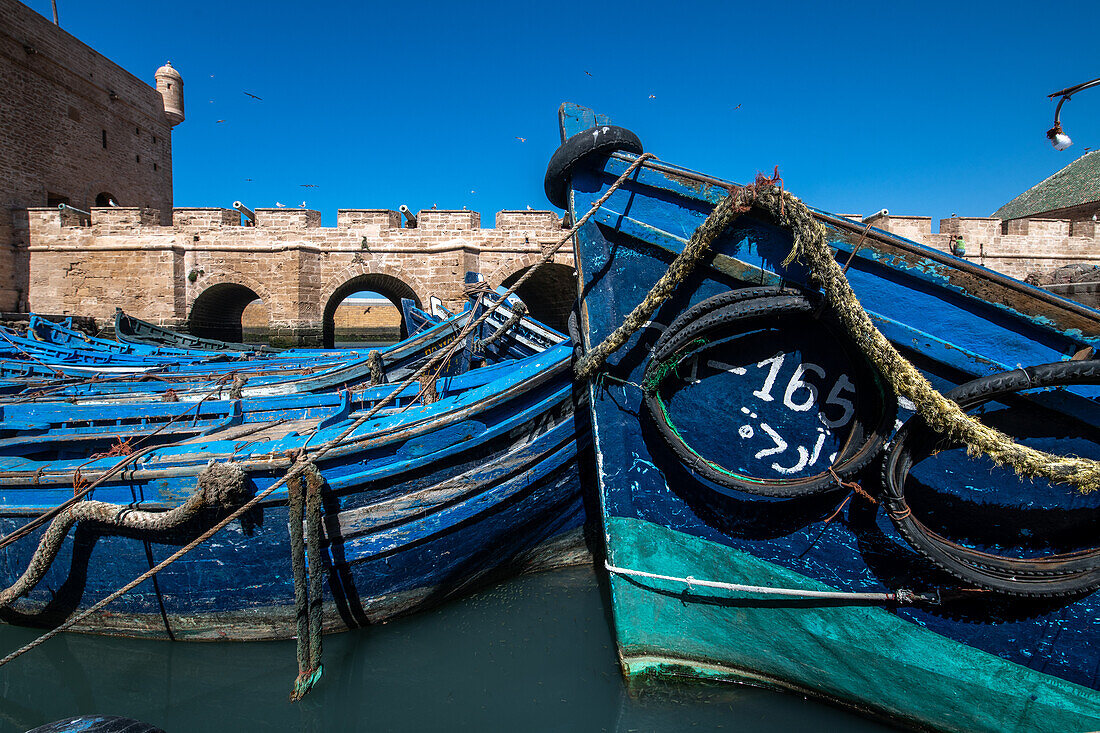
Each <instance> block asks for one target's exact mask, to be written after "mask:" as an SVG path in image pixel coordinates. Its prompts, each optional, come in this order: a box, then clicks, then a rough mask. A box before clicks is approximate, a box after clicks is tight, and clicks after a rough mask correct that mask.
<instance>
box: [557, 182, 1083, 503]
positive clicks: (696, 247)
mask: <svg viewBox="0 0 1100 733" xmlns="http://www.w3.org/2000/svg"><path fill="white" fill-rule="evenodd" d="M635 162H637V161H635ZM780 182H781V179H780V178H779V174H778V169H777V170H776V173H775V175H774V176H773V177H772V178H767V177H766V176H763V175H758V176H757V179H756V182H755V183H753V184H751V185H749V186H740V187H731V189H730V194H729V195H728V196H727V197H726V198H725V199H723V200H722V201H721V202H719V203H718V205H717V206H715V207H714V209H713V210H712V211H711V213H710V215H709V216H708V217H707V218H706V220H705V221H704V222H703V223H702V224H701V225H700V226H699V228H697V229H696V230H695V232H694V233H693V234H692V235H691V239H690V240H689V241H688V243H687V244H686V245H685V246H684V249H683V250H682V251H681V252H680V254H679V255H677V256H676V258H675V259H674V260H673V261H672V264H671V265H669V268H668V270H667V271H666V272H665V274H664V275H662V276H661V278H660V279H659V280H658V281H657V283H656V284H654V286H653V287H652V288H651V289H650V291H649V293H648V294H647V295H646V297H645V298H644V299H643V300H642V302H641V303H639V304H638V306H637V307H635V308H634V310H633V311H631V313H630V314H629V315H628V316H627V317H626V318H625V319H624V321H623V323H622V325H620V326H619V327H618V328H616V329H615V330H614V331H613V332H612V333H611V334H609V335H608V336H607V337H606V338H605V339H604V340H603V341H602V342H600V343H599V344H598V345H597V346H596V347H594V348H593V349H592V350H590V351H589V352H588V354H586V355H585V357H584V358H583V359H582V360H581V361H579V362H578V363H577V365H576V367H575V373H576V375H577V377H578V378H581V379H584V378H588V377H591V376H592V375H593V374H594V373H595V372H596V371H598V370H599V369H600V367H601V366H602V365H603V364H604V362H605V361H606V359H607V357H608V356H610V355H611V354H613V353H614V352H615V351H617V350H618V349H619V348H621V347H622V345H623V344H624V343H626V341H627V339H629V338H630V336H631V335H632V334H633V333H634V332H636V331H637V330H638V329H639V328H641V327H642V326H643V325H644V324H645V322H646V321H647V320H648V319H649V318H650V316H652V315H653V313H654V311H656V309H657V308H658V306H660V305H661V303H663V302H664V301H665V300H667V299H668V297H669V296H670V295H671V294H672V292H673V291H674V290H675V289H676V287H677V286H678V285H679V284H680V283H682V282H683V281H684V280H685V279H686V278H687V276H688V275H689V274H690V273H691V271H692V270H693V269H694V267H695V265H696V263H698V261H699V260H700V258H701V257H702V256H703V254H704V253H705V252H706V250H707V249H708V248H709V245H710V244H711V242H713V241H714V239H715V237H716V236H717V235H718V234H719V233H720V232H722V231H723V230H724V229H725V228H726V227H727V226H729V224H730V223H731V222H732V221H733V220H734V219H736V218H737V217H738V216H740V215H741V214H743V213H745V212H746V211H748V210H749V209H751V208H756V209H759V210H761V211H764V212H766V213H768V214H770V215H771V216H773V217H774V218H775V219H776V221H777V222H778V223H779V225H780V226H781V227H784V228H787V229H789V230H791V232H792V235H793V239H794V243H793V246H792V247H791V251H790V254H788V256H787V258H786V259H785V260H784V261H783V264H784V266H787V265H790V264H791V263H792V262H794V261H795V260H796V259H799V258H805V260H806V264H807V265H808V267H809V270H810V273H811V276H812V277H813V278H814V279H815V280H817V281H818V283H819V284H820V285H821V287H822V290H823V291H824V294H825V303H826V304H827V305H829V306H831V307H832V308H833V310H835V311H836V314H837V320H838V321H839V322H840V323H841V325H842V326H843V327H844V329H845V330H846V331H847V332H848V334H849V335H850V336H851V337H852V339H853V340H854V341H855V343H856V344H857V345H858V346H859V347H860V349H861V350H862V351H863V353H864V354H865V355H866V356H867V358H868V360H869V361H870V362H871V364H872V365H874V367H875V369H876V370H877V371H878V372H879V373H880V374H881V375H882V376H883V378H884V379H885V380H886V381H887V382H888V383H889V384H890V386H891V388H892V389H893V390H894V391H895V392H896V393H897V394H899V395H902V396H904V397H907V398H909V399H910V400H911V401H912V402H913V403H914V404H915V405H916V411H917V413H918V414H919V415H920V416H921V417H923V418H924V419H925V421H926V422H927V423H928V425H929V426H930V427H931V428H932V429H933V430H935V431H936V432H939V433H942V434H943V435H945V436H947V437H948V438H950V439H952V440H955V441H958V442H960V443H963V444H964V445H966V446H967V452H968V453H969V454H970V455H972V456H973V455H980V454H984V455H987V456H989V458H990V459H991V460H992V461H993V462H994V463H996V464H997V465H1001V466H1009V467H1011V468H1012V469H1013V470H1014V471H1015V472H1016V473H1017V475H1019V476H1022V477H1025V478H1036V477H1042V478H1046V479H1049V480H1050V481H1053V482H1055V483H1068V484H1072V485H1074V486H1076V487H1077V488H1078V490H1079V491H1080V492H1081V493H1083V494H1087V493H1090V492H1092V491H1095V490H1096V489H1097V488H1100V462H1097V461H1093V460H1089V459H1085V458H1078V457H1075V456H1055V455H1052V454H1050V453H1046V452H1043V451H1039V450H1035V449H1034V448H1029V447H1027V446H1024V445H1020V444H1018V443H1016V442H1015V441H1013V440H1012V438H1010V437H1009V436H1007V435H1005V434H1004V433H1002V432H1000V431H998V430H995V429H993V428H991V427H989V426H987V425H984V424H983V423H981V422H980V421H978V420H977V419H975V418H973V417H971V416H970V415H967V414H966V413H965V412H964V411H963V410H961V409H960V408H959V406H958V405H956V404H955V403H954V402H952V401H951V400H949V399H947V398H946V397H944V396H943V395H942V394H940V393H939V392H937V391H936V389H935V388H934V387H933V386H932V384H931V383H930V382H929V381H928V380H927V379H926V378H925V376H924V375H923V374H921V373H920V371H918V370H917V368H916V367H914V366H913V365H912V364H911V363H910V362H909V361H907V360H906V359H905V357H903V356H902V355H901V354H900V353H898V351H897V349H895V348H894V346H893V345H892V344H891V343H890V342H889V340H887V338H886V337H885V336H883V335H882V333H881V332H880V331H879V330H878V329H877V328H876V327H875V325H874V323H872V321H871V318H870V316H868V315H867V312H866V311H865V310H864V309H863V306H862V305H861V304H860V302H859V298H858V297H857V296H856V294H855V292H854V291H853V290H852V287H851V285H849V283H848V279H847V277H846V276H845V274H844V271H843V269H841V267H840V265H839V264H838V263H837V261H836V259H835V257H834V256H833V253H832V250H830V248H829V245H828V232H827V231H826V229H825V226H824V225H823V224H822V223H821V222H819V221H818V220H817V219H816V218H814V215H813V213H812V212H811V211H810V210H809V209H808V208H807V207H806V205H805V204H804V203H802V201H801V200H800V199H798V198H797V197H795V196H792V195H791V194H790V193H789V192H787V191H785V190H783V188H782V187H781V186H778V185H776V184H777V183H780ZM604 198H606V196H605V197H604ZM597 204H599V202H597ZM589 213H590V214H591V213H592V212H589Z"/></svg>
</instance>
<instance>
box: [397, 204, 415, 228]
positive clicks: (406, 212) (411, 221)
mask: <svg viewBox="0 0 1100 733" xmlns="http://www.w3.org/2000/svg"><path fill="white" fill-rule="evenodd" d="M398 211H400V212H401V214H402V216H404V217H405V223H406V226H405V228H406V229H416V215H415V214H413V213H412V209H410V208H409V207H408V206H405V204H401V208H399V209H398Z"/></svg>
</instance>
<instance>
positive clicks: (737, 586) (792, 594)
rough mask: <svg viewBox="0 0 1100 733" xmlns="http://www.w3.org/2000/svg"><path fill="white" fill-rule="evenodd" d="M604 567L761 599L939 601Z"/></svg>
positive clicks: (901, 592) (898, 592)
mask: <svg viewBox="0 0 1100 733" xmlns="http://www.w3.org/2000/svg"><path fill="white" fill-rule="evenodd" d="M604 567H605V568H606V569H607V572H609V573H611V574H612V575H622V576H624V577H634V578H647V579H650V580H664V581H668V582H670V583H680V584H682V585H684V586H687V591H688V592H690V591H692V590H694V589H695V587H696V586H699V587H701V588H718V589H721V590H728V591H733V592H736V593H751V594H753V595H762V596H786V597H788V598H817V599H821V600H835V601H878V602H885V603H898V604H908V603H914V602H916V601H927V602H931V603H937V602H938V599H937V598H935V596H925V595H922V594H919V593H914V592H913V591H911V590H907V589H905V588H899V589H897V590H896V591H894V592H892V593H890V592H886V593H881V592H859V591H825V590H803V589H801V588H777V587H774V586H768V585H743V584H741V583H726V582H722V581H718V580H700V579H699V578H695V577H693V576H691V575H689V576H687V577H684V578H681V577H678V576H675V575H659V574H657V573H647V572H645V571H644V570H631V569H629V568H620V567H616V566H614V565H612V564H611V563H609V562H607V561H606V560H605V561H604Z"/></svg>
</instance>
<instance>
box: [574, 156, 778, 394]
mask: <svg viewBox="0 0 1100 733" xmlns="http://www.w3.org/2000/svg"><path fill="white" fill-rule="evenodd" d="M642 158H643V156H639V157H638V160H641V159H642ZM635 162H637V161H635ZM779 181H780V178H779V173H778V171H776V174H775V177H773V178H767V177H765V176H764V175H763V174H759V175H758V176H757V177H756V181H755V182H754V183H751V184H749V185H747V186H731V187H730V192H729V195H728V196H726V198H724V199H722V200H721V201H720V202H718V205H717V206H715V207H714V210H713V211H711V213H710V215H709V216H708V217H707V218H706V220H705V221H704V222H703V223H702V224H700V225H699V227H698V228H697V229H696V230H695V231H694V232H692V234H691V239H689V240H688V243H687V244H686V245H684V248H683V250H681V251H680V254H678V255H676V258H675V259H674V260H673V261H672V264H670V265H669V266H668V270H666V271H665V274H664V275H662V276H661V277H660V279H659V280H657V282H656V283H655V284H654V285H653V287H652V288H650V290H649V292H648V293H647V294H646V296H645V298H643V299H642V302H641V303H639V304H638V305H637V306H635V308H634V310H632V311H631V312H630V314H629V315H628V316H627V317H626V318H625V319H624V320H623V323H622V325H620V326H619V327H618V328H616V329H615V330H614V331H612V332H611V333H610V334H608V335H607V337H606V338H604V340H603V341H601V342H600V343H599V344H597V345H596V346H594V347H593V348H592V349H590V350H589V351H588V353H587V354H585V355H584V358H582V359H581V360H580V361H578V362H577V363H576V365H575V366H574V367H573V371H574V373H575V374H576V376H577V378H578V379H588V378H589V377H591V376H592V375H594V374H595V373H596V372H597V371H599V369H600V368H601V367H602V366H603V364H604V362H606V361H607V358H608V357H609V356H611V355H612V354H614V353H615V352H616V351H618V350H619V349H620V348H621V347H622V345H623V344H625V343H626V342H627V339H629V338H630V337H631V336H632V335H634V333H635V332H636V331H638V329H640V328H641V327H642V326H644V325H645V324H646V322H647V321H648V320H649V319H650V317H651V316H652V315H653V314H654V312H656V310H657V308H658V307H660V305H661V304H662V303H664V302H665V301H666V300H668V298H669V296H671V295H672V293H673V292H675V291H676V288H677V287H679V286H680V284H681V283H683V282H684V280H686V279H687V277H688V276H689V275H690V274H691V273H692V272H693V271H694V270H695V266H696V265H697V264H698V263H699V260H700V259H702V257H703V256H704V255H705V254H706V252H707V251H708V250H709V249H710V245H711V243H712V242H714V240H715V238H717V237H718V235H719V234H721V233H722V232H723V231H724V230H725V229H726V227H728V226H729V225H730V224H731V223H733V221H734V220H735V219H737V217H739V216H741V215H742V214H744V213H745V212H747V211H748V210H749V209H751V208H752V207H753V204H754V203H755V202H756V199H757V196H758V195H759V192H760V191H762V190H765V189H771V188H774V186H775V184H776V183H778V182H779Z"/></svg>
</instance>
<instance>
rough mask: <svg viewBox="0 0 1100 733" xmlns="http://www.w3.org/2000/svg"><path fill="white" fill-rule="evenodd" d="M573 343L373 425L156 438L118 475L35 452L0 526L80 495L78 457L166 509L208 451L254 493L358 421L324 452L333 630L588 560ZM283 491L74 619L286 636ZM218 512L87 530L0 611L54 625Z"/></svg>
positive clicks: (10, 526) (134, 627)
mask: <svg viewBox="0 0 1100 733" xmlns="http://www.w3.org/2000/svg"><path fill="white" fill-rule="evenodd" d="M570 351H571V349H570V347H569V345H568V344H563V345H561V346H559V347H556V348H555V349H552V350H550V352H547V353H544V354H536V355H533V356H532V357H530V358H529V359H527V360H524V361H522V362H519V363H517V364H516V365H514V366H513V367H510V368H505V367H503V366H502V367H489V368H487V370H486V373H487V374H498V376H497V377H496V378H495V379H489V380H488V381H487V383H486V384H484V385H481V386H477V387H474V388H473V389H471V390H466V391H457V392H453V393H452V392H450V391H447V390H442V391H441V393H440V394H441V398H440V400H439V401H437V402H434V403H432V404H429V405H419V406H416V407H413V408H411V409H409V410H397V411H395V414H393V415H390V416H386V417H377V418H375V419H374V420H373V422H367V423H362V424H353V422H352V419H351V418H347V419H344V420H343V421H338V422H336V423H334V424H332V425H328V423H327V422H324V423H322V424H321V425H320V426H317V425H316V422H315V423H314V424H313V425H312V427H311V426H304V427H303V426H294V425H288V426H285V427H282V428H279V430H280V432H278V433H277V434H273V435H271V436H268V437H267V438H266V439H262V438H258V437H257V436H259V435H260V433H255V434H253V435H252V436H251V437H252V439H253V440H255V441H256V442H255V443H251V442H250V441H248V440H236V439H218V437H217V436H216V435H211V436H208V438H205V439H198V442H196V443H194V444H176V445H173V446H166V447H163V448H157V449H155V450H154V451H153V452H151V453H149V454H147V455H146V456H144V457H143V458H142V459H141V461H140V462H139V463H138V464H135V468H134V469H133V470H129V471H127V472H125V473H124V474H122V475H120V476H113V477H109V476H106V475H105V474H103V473H102V472H103V471H104V470H106V469H107V468H108V467H110V466H112V465H114V464H115V463H116V460H117V459H114V458H98V459H97V458H93V459H92V460H91V461H88V460H80V459H77V460H75V461H74V462H71V463H66V462H64V461H55V462H43V463H41V464H38V465H39V467H40V468H42V469H43V470H41V471H40V470H38V469H37V468H34V469H31V470H32V473H33V474H34V476H35V478H33V479H32V480H30V481H27V480H26V479H23V478H20V476H19V475H16V474H15V473H13V472H8V473H6V474H3V475H0V479H2V480H3V483H5V489H4V490H3V492H4V501H3V507H2V509H0V530H2V531H3V532H4V534H8V533H10V532H12V531H13V530H15V529H17V528H18V527H20V526H22V525H23V524H24V523H25V522H26V521H27V520H29V519H31V518H33V517H35V516H37V515H38V514H40V513H41V512H42V511H43V510H44V509H47V508H50V507H52V506H56V505H57V504H59V503H61V501H63V500H64V498H66V495H68V496H71V495H72V489H71V486H66V485H65V484H64V481H65V480H68V481H70V483H71V481H72V480H73V473H72V470H73V468H72V467H73V466H76V465H81V466H83V471H84V473H83V476H84V477H86V478H87V480H92V481H94V480H95V479H96V477H97V476H102V477H104V478H105V479H106V480H105V481H104V483H103V484H102V485H100V486H98V487H97V488H96V490H95V495H94V498H96V499H99V500H101V501H107V502H111V503H114V504H118V505H122V506H126V505H132V506H134V508H136V509H143V510H157V509H169V508H171V507H173V506H176V505H178V504H179V503H180V502H181V501H182V499H183V498H184V497H186V496H187V495H189V494H190V493H191V492H192V491H194V487H195V485H196V481H197V477H198V476H199V475H200V474H201V472H202V471H203V470H204V467H205V466H206V464H207V461H208V460H210V459H213V460H217V461H221V462H223V463H224V462H230V461H232V463H234V465H237V466H239V467H240V468H241V469H242V470H243V471H244V474H245V476H246V483H247V485H248V486H249V487H250V490H251V491H252V492H253V493H259V492H262V491H264V490H265V489H267V488H268V487H272V485H273V483H274V482H275V481H277V480H278V479H279V478H280V477H281V476H283V475H285V472H286V470H287V469H289V468H290V466H291V463H292V459H291V458H289V457H288V453H294V452H296V451H297V450H298V449H299V448H300V447H302V446H305V445H306V444H308V443H309V442H310V440H311V439H312V440H313V441H314V442H313V443H312V445H313V446H319V445H323V444H325V442H326V441H328V440H333V439H334V436H340V435H344V434H345V431H346V430H349V427H348V426H352V425H354V430H355V431H358V432H351V433H347V435H346V440H345V441H344V442H343V443H342V444H341V445H339V446H335V447H333V448H332V449H331V450H330V451H329V452H327V453H325V454H324V455H323V457H319V458H318V459H317V468H318V470H319V471H320V473H321V475H322V477H323V478H324V486H323V488H322V496H321V500H322V513H323V518H322V533H323V538H322V547H323V556H322V558H321V559H322V562H323V564H324V569H325V588H324V599H325V602H326V607H327V611H328V613H327V614H326V621H325V623H326V628H327V629H328V630H330V631H332V630H338V629H343V628H351V627H356V626H362V625H367V624H371V623H377V622H380V621H383V620H385V619H387V618H389V617H391V616H394V615H398V614H404V613H408V612H411V611H415V610H418V609H421V608H425V607H428V606H431V605H434V604H437V603H440V602H442V601H444V600H446V599H448V598H451V597H453V596H455V595H458V594H464V593H468V592H469V591H470V590H472V589H474V588H476V587H478V586H480V585H483V584H485V583H488V582H491V581H493V580H495V579H499V578H502V577H505V576H506V575H508V574H512V573H515V572H518V571H522V570H529V569H540V568H546V567H553V566H555V565H559V564H573V563H576V562H579V561H584V560H585V558H586V551H585V549H584V545H583V542H582V541H581V540H582V528H583V526H584V519H585V516H586V513H585V509H584V506H583V503H582V500H581V488H580V479H579V475H578V472H577V470H576V457H577V452H578V446H580V447H581V449H583V447H584V446H585V445H586V444H587V442H588V439H587V432H586V431H585V430H583V429H581V430H578V428H577V426H576V423H575V414H576V413H575V409H574V395H573V390H572V387H571V385H570V383H569V379H568V361H567V359H568V355H569V353H570ZM458 379H461V378H458ZM313 430H316V432H312V431H313ZM31 465H33V464H32V463H27V464H24V466H25V467H28V468H29V467H30V466H31ZM47 469H49V471H50V472H46V470H47ZM66 477H67V478H66ZM36 482H37V483H36ZM47 483H51V484H52V485H47ZM287 498H288V497H287V493H286V489H285V487H280V488H278V489H273V492H272V493H270V494H269V495H267V496H266V498H265V499H263V500H262V501H261V502H260V503H258V504H257V506H256V507H255V508H254V509H252V510H250V511H249V512H247V513H245V514H244V515H242V516H241V517H240V519H238V520H235V521H233V522H231V523H230V524H229V525H228V526H226V527H225V528H224V529H223V530H221V531H220V532H219V533H217V534H216V535H215V536H214V537H213V538H212V539H210V540H209V541H207V542H205V543H202V544H200V545H199V546H198V547H196V548H195V549H194V550H192V551H191V552H190V553H188V554H186V555H184V556H183V557H182V558H180V559H179V560H178V561H176V562H175V563H173V564H171V565H169V566H167V567H166V568H165V569H164V570H162V571H161V572H160V573H158V575H157V576H156V577H155V578H153V579H150V580H148V581H146V582H145V583H143V584H142V585H140V586H138V587H136V588H135V589H134V590H133V591H131V592H129V593H127V594H125V595H123V596H122V597H120V598H118V599H117V600H115V601H113V602H112V603H111V604H110V605H109V606H107V607H106V608H105V609H104V610H102V611H100V612H99V613H97V614H94V615H92V616H89V617H87V618H85V619H83V620H82V621H81V624H80V625H79V626H77V627H76V628H77V629H79V630H84V631H93V632H98V633H105V634H118V635H126V636H152V637H167V638H175V639H196V640H208V639H230V640H233V639H235V640H249V639H264V638H290V637H292V636H294V635H295V633H296V627H295V623H294V621H295V607H294V598H295V587H294V579H293V573H292V570H291V550H290V548H291V541H290V531H289V528H288V507H287ZM224 511H225V510H215V509H211V510H209V511H207V512H206V513H204V514H200V515H199V516H197V517H195V518H193V519H190V520H189V521H188V522H187V524H185V525H183V526H178V527H175V528H173V529H171V530H164V531H160V532H151V531H150V532H138V531H130V530H122V529H118V528H115V527H104V526H102V525H98V524H96V525H91V524H84V523H81V524H78V525H77V526H76V527H75V529H73V530H72V531H70V532H69V533H68V535H67V536H66V538H65V540H64V542H63V543H62V545H61V548H60V551H59V553H58V554H57V556H56V558H55V559H54V560H53V562H52V563H51V564H50V566H49V569H48V571H47V572H46V573H45V575H44V577H43V578H42V579H41V581H40V582H38V583H37V585H36V586H35V587H34V588H33V589H32V590H31V591H30V592H28V593H27V594H25V595H24V596H23V597H21V598H19V599H18V600H17V601H15V602H14V603H13V604H12V606H11V607H9V608H7V609H5V610H4V611H3V612H2V614H0V617H2V618H3V619H4V620H6V621H8V622H11V623H18V624H24V625H38V626H53V625H56V624H59V623H61V622H63V621H65V620H66V619H68V618H71V617H72V615H73V614H75V613H78V612H80V611H81V610H83V609H86V608H88V607H90V606H91V605H93V604H94V603H96V602H97V601H99V600H100V599H102V598H104V597H105V596H107V595H109V594H110V593H112V592H114V591H115V590H117V589H118V588H119V587H121V586H122V585H124V584H125V583H127V582H129V581H130V580H132V579H133V578H135V577H138V576H139V575H141V574H142V573H144V572H145V571H146V570H148V569H149V568H150V567H152V566H153V565H154V564H156V563H159V562H161V561H163V560H164V559H166V558H167V557H169V556H170V555H172V554H173V553H175V552H176V551H177V550H178V549H179V548H180V547H182V546H183V545H185V544H186V543H188V542H190V541H191V540H192V539H194V538H195V537H196V536H198V535H199V534H200V533H201V532H203V531H204V530H205V529H207V528H208V527H210V526H211V525H212V524H213V523H214V522H216V521H217V520H218V518H219V517H220V516H221V515H222V514H223V513H224ZM41 536H42V530H38V531H37V532H36V533H35V534H33V535H32V536H30V537H28V538H25V539H23V540H21V541H19V542H15V543H13V544H11V545H9V546H7V547H5V548H3V550H2V551H0V583H2V584H3V585H5V586H8V585H10V584H12V583H13V582H14V581H15V579H16V578H18V577H19V575H20V574H21V573H22V572H23V571H24V569H25V568H26V567H28V564H29V562H30V558H31V555H32V553H33V552H34V550H35V547H36V545H37V544H38V540H39V538H40V537H41Z"/></svg>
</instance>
